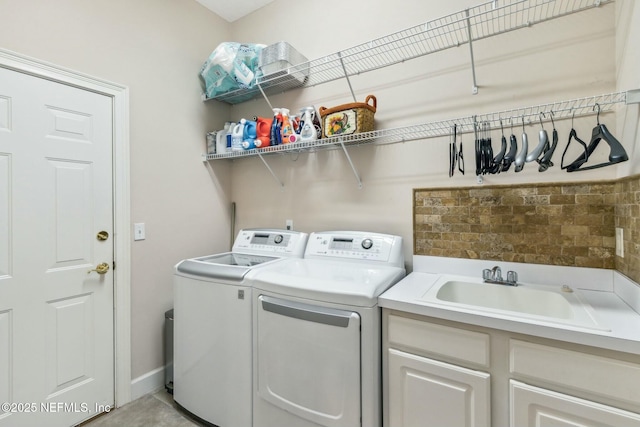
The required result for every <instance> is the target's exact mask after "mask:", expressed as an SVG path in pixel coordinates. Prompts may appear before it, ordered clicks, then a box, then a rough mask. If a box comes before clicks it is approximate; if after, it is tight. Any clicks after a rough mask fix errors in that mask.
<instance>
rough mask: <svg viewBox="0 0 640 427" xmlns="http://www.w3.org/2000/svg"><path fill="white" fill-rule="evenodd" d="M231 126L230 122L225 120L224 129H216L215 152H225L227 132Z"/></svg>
mask: <svg viewBox="0 0 640 427" xmlns="http://www.w3.org/2000/svg"><path fill="white" fill-rule="evenodd" d="M229 127H231V122H225V124H224V129H222V130H220V131H218V134H217V135H216V153H218V154H224V153H226V152H227V133H228V132H229Z"/></svg>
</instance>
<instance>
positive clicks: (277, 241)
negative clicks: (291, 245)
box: [273, 234, 284, 245]
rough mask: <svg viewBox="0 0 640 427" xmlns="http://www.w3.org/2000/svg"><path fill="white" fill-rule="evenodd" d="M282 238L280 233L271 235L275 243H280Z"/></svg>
mask: <svg viewBox="0 0 640 427" xmlns="http://www.w3.org/2000/svg"><path fill="white" fill-rule="evenodd" d="M282 239H284V237H282V234H276V235H275V236H274V237H273V241H274V242H275V244H276V245H279V244H280V243H282Z"/></svg>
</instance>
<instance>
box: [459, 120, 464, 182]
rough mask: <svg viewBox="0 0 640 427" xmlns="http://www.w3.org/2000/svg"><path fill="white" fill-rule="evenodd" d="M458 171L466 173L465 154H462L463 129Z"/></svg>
mask: <svg viewBox="0 0 640 427" xmlns="http://www.w3.org/2000/svg"><path fill="white" fill-rule="evenodd" d="M458 171H460V172H462V175H464V156H463V155H462V131H460V151H458Z"/></svg>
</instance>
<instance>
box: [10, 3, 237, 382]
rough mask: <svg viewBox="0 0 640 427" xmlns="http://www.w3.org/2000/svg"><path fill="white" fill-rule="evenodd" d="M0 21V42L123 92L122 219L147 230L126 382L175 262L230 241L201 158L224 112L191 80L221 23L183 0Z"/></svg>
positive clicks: (139, 250)
mask: <svg viewBox="0 0 640 427" xmlns="http://www.w3.org/2000/svg"><path fill="white" fill-rule="evenodd" d="M0 16H2V25H0V47H2V48H4V49H8V50H12V51H15V52H19V53H21V54H24V55H28V56H31V57H35V58H38V59H41V60H45V61H49V62H52V63H54V64H57V65H61V66H64V67H67V68H70V69H73V70H75V71H79V72H83V73H86V74H90V75H93V76H96V77H100V78H103V79H107V80H111V81H113V82H117V83H120V84H123V85H127V86H128V87H129V89H130V111H131V133H130V144H131V206H132V215H131V219H132V221H133V222H144V223H146V235H147V238H146V240H144V241H139V242H134V243H133V244H132V283H131V299H132V306H131V310H132V331H131V336H132V377H133V378H136V377H138V376H140V375H142V374H145V373H147V372H149V371H152V370H153V369H155V368H157V367H159V366H162V364H163V359H162V357H163V356H162V355H163V353H162V326H163V322H164V312H165V311H166V310H167V309H169V308H171V307H172V304H173V292H172V267H173V265H174V264H175V263H176V262H178V261H179V260H181V259H183V258H186V257H189V256H196V255H202V254H206V253H212V252H219V251H222V250H226V249H227V248H228V242H229V237H228V236H229V213H228V212H229V209H228V206H229V197H228V192H229V186H228V183H227V181H226V180H225V179H224V177H225V175H226V171H225V167H224V166H223V167H221V169H222V171H220V172H218V173H217V176H216V175H213V176H212V175H211V174H210V172H209V170H208V169H207V167H205V166H204V165H203V163H202V162H201V161H200V155H201V153H202V152H203V150H204V147H205V133H206V132H207V130H209V129H215V128H217V127H220V126H221V125H222V124H223V123H224V120H225V119H226V116H227V115H228V107H225V106H223V105H220V104H213V103H211V104H204V103H202V102H201V101H200V94H201V90H200V86H199V82H198V79H197V75H198V71H199V69H200V66H201V65H202V63H203V62H204V60H205V59H206V57H207V56H208V55H209V54H210V53H211V51H212V50H213V49H214V48H215V47H216V46H217V44H218V43H219V42H221V41H223V40H225V39H226V38H227V37H228V33H229V25H228V23H227V22H226V21H223V20H222V19H220V18H218V17H217V16H215V15H214V14H212V13H210V12H208V11H207V10H206V9H204V8H203V7H202V6H200V5H199V4H198V3H197V2H195V1H192V0H162V1H158V0H135V1H131V0H91V1H85V0H56V1H55V2H52V1H49V0H20V1H15V0H0ZM217 178H221V182H220V183H218V182H217V181H216V179H217Z"/></svg>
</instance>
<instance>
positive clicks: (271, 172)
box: [257, 151, 284, 191]
mask: <svg viewBox="0 0 640 427" xmlns="http://www.w3.org/2000/svg"><path fill="white" fill-rule="evenodd" d="M257 154H258V157H260V160H262V163H264V166H265V167H266V168H267V170H268V171H269V173H270V174H271V176H272V177H273V179H275V180H276V182H277V183H278V185H279V186H280V190H282V191H284V184H283V183H282V181H280V180H279V179H278V177H277V176H276V174H275V173H274V172H273V169H271V166H269V163H267V161H266V160H265V159H264V156H263V155H262V153H260V151H258V152H257Z"/></svg>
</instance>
